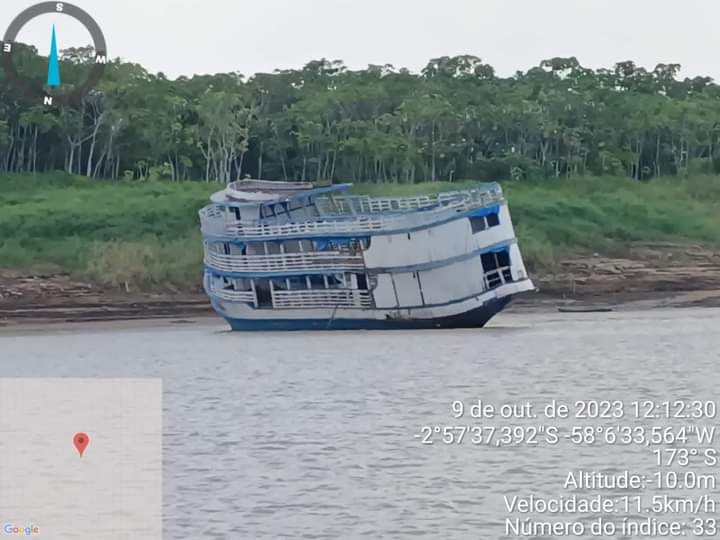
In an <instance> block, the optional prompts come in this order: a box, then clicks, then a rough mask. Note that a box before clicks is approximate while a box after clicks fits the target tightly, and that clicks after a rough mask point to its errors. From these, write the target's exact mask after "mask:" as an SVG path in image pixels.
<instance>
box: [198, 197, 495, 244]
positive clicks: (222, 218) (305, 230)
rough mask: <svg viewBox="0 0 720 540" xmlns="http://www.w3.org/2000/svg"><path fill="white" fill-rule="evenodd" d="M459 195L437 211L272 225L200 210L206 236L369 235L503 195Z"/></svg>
mask: <svg viewBox="0 0 720 540" xmlns="http://www.w3.org/2000/svg"><path fill="white" fill-rule="evenodd" d="M459 193H462V194H464V195H463V196H462V197H458V196H453V195H452V194H443V195H442V196H441V197H439V199H442V200H443V201H446V200H447V202H443V203H442V205H441V206H440V207H439V208H433V209H430V210H428V211H425V212H407V213H397V214H386V215H383V214H364V215H356V216H343V217H339V218H334V219H327V218H326V219H323V218H320V219H318V220H315V221H304V222H292V223H286V224H282V225H275V224H270V223H262V222H261V223H257V222H243V221H239V220H237V219H236V218H235V216H234V214H233V213H231V212H226V211H225V210H224V209H223V208H222V207H219V208H218V206H213V205H210V206H208V207H206V208H204V209H203V210H201V211H200V218H201V222H202V232H203V234H205V235H209V236H217V237H226V236H231V237H235V238H243V239H247V240H252V239H266V238H282V237H292V236H306V235H311V236H312V235H333V234H340V235H342V234H370V233H373V232H378V231H383V230H402V229H407V228H412V227H417V226H422V225H428V224H432V223H435V222H437V221H439V220H441V219H443V218H444V217H447V216H451V215H453V214H455V213H462V212H466V211H469V210H472V209H474V208H478V207H482V206H489V205H491V204H495V203H497V202H499V201H501V200H502V192H501V191H500V190H499V189H498V190H496V191H491V190H490V191H489V190H479V189H478V190H468V191H465V192H459ZM453 197H455V198H453ZM218 212H219V213H218Z"/></svg>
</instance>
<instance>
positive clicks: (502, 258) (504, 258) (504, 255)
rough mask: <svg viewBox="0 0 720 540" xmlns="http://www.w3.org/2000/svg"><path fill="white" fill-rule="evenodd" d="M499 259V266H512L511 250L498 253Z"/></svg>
mask: <svg viewBox="0 0 720 540" xmlns="http://www.w3.org/2000/svg"><path fill="white" fill-rule="evenodd" d="M495 255H497V260H498V266H500V267H503V266H510V252H508V251H507V250H503V251H501V252H500V253H496V254H495Z"/></svg>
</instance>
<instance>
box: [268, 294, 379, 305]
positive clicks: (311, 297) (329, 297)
mask: <svg viewBox="0 0 720 540" xmlns="http://www.w3.org/2000/svg"><path fill="white" fill-rule="evenodd" d="M272 299H273V307H274V308H277V309H291V308H330V309H334V308H370V307H372V299H371V297H370V293H369V292H368V291H361V290H354V289H324V290H317V291H313V290H305V291H273V293H272Z"/></svg>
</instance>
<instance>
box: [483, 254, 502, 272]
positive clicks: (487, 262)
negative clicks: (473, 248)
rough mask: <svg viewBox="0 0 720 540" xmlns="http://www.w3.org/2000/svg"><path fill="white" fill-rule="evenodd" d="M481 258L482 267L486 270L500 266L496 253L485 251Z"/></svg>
mask: <svg viewBox="0 0 720 540" xmlns="http://www.w3.org/2000/svg"><path fill="white" fill-rule="evenodd" d="M480 260H481V261H482V267H483V270H485V272H489V271H490V270H495V269H496V268H497V267H498V261H497V258H496V257H495V254H494V253H483V254H482V255H481V256H480Z"/></svg>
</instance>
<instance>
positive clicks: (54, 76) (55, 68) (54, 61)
mask: <svg viewBox="0 0 720 540" xmlns="http://www.w3.org/2000/svg"><path fill="white" fill-rule="evenodd" d="M48 86H50V87H52V88H56V87H58V86H60V62H59V60H58V51H57V39H56V36H55V25H53V28H52V41H51V43H50V64H49V65H48Z"/></svg>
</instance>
